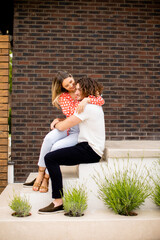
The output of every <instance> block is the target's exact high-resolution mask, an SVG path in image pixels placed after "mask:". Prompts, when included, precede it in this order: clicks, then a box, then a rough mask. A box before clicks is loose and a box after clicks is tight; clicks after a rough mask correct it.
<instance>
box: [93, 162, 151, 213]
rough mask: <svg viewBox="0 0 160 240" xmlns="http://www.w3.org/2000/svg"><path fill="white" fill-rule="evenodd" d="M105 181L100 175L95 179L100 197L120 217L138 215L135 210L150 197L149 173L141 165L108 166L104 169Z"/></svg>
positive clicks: (116, 164) (117, 163)
mask: <svg viewBox="0 0 160 240" xmlns="http://www.w3.org/2000/svg"><path fill="white" fill-rule="evenodd" d="M102 172H103V175H104V176H103V179H102V176H100V174H98V173H97V176H94V177H93V179H94V180H95V182H96V183H97V185H98V188H99V191H98V194H99V195H98V197H99V198H100V199H102V200H103V202H104V204H105V205H106V206H107V207H108V208H110V209H112V210H113V211H114V212H115V213H117V214H120V215H126V216H131V215H137V214H136V213H134V212H133V210H135V209H137V208H139V206H140V205H141V204H143V203H144V201H145V199H146V198H147V197H148V196H149V195H150V188H149V184H148V171H146V168H145V167H144V166H142V164H140V166H139V167H138V165H136V164H133V163H130V162H129V160H128V161H127V164H124V163H123V166H122V164H121V167H120V164H119V162H118V161H116V162H115V163H114V165H113V166H112V167H111V166H109V165H107V164H106V167H104V168H103V169H102Z"/></svg>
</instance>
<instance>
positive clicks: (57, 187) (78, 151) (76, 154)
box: [45, 142, 101, 198]
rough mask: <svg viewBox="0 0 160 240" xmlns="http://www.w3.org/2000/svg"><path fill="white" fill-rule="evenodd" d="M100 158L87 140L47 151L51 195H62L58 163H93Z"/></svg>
mask: <svg viewBox="0 0 160 240" xmlns="http://www.w3.org/2000/svg"><path fill="white" fill-rule="evenodd" d="M100 158H101V157H100V156H99V155H98V154H97V153H95V152H94V151H93V149H92V148H91V147H90V146H89V145H88V143H87V142H82V143H78V144H77V145H75V146H73V147H68V148H62V149H59V150H56V151H53V152H50V153H47V154H46V156H45V163H46V167H47V169H48V171H49V175H50V178H51V181H52V197H53V198H61V197H62V196H63V183H62V173H61V170H60V165H66V166H72V165H77V164H80V163H95V162H99V160H100Z"/></svg>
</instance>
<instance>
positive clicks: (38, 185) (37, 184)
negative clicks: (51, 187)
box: [32, 169, 45, 192]
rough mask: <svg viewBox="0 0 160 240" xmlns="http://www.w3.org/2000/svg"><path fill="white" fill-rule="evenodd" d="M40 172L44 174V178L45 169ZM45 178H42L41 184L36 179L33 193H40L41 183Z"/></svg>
mask: <svg viewBox="0 0 160 240" xmlns="http://www.w3.org/2000/svg"><path fill="white" fill-rule="evenodd" d="M38 172H41V173H42V172H43V176H44V172H45V169H44V170H41V169H39V170H38ZM43 176H42V180H41V182H37V179H36V181H35V182H34V184H33V187H32V190H33V191H36V192H37V191H39V188H40V186H41V183H42V181H43ZM35 188H36V189H35Z"/></svg>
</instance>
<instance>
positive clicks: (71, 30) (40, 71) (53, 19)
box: [12, 0, 160, 181]
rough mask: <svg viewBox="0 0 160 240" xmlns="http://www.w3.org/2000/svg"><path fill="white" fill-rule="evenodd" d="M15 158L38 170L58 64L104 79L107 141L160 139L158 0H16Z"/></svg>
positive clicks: (20, 167) (21, 166)
mask: <svg viewBox="0 0 160 240" xmlns="http://www.w3.org/2000/svg"><path fill="white" fill-rule="evenodd" d="M14 2H15V4H14V50H13V51H14V59H13V72H14V74H13V93H12V95H13V98H12V117H13V119H12V122H13V126H12V160H13V161H15V175H16V181H21V180H24V179H25V177H26V176H27V174H28V173H29V172H31V171H35V170H36V163H37V160H38V155H39V149H40V146H41V143H42V139H43V137H44V135H45V134H46V133H47V132H48V130H49V125H50V122H51V120H52V119H54V118H55V117H56V116H57V115H58V114H60V112H59V111H57V110H56V109H55V108H52V106H51V82H52V77H53V75H54V74H55V73H56V72H57V70H60V69H62V70H63V69H64V70H69V71H70V72H71V73H72V74H73V75H74V77H75V78H77V77H79V76H81V75H84V74H88V75H89V76H91V77H93V78H96V79H98V80H99V81H100V82H102V83H103V84H104V87H105V89H104V94H103V96H104V98H105V101H106V104H105V106H104V112H105V121H106V139H107V140H108V139H109V140H158V139H160V108H159V107H160V55H159V52H160V2H159V1H158V0H154V1H152V0H145V1H136V0H118V1H114V0H107V1H98V0H93V1H87V0H85V1H84V0H79V1H76V0H75V1H74V0H73V1H72V0H70V1H69V0H68V1H64V0H61V1H55V0H54V1H46V0H41V1H39V0H34V1H31V0H23V1H21V0H15V1H14Z"/></svg>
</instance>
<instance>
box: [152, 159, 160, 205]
mask: <svg viewBox="0 0 160 240" xmlns="http://www.w3.org/2000/svg"><path fill="white" fill-rule="evenodd" d="M152 175H153V176H152ZM151 179H152V180H153V184H154V187H153V190H152V199H153V201H154V203H155V204H156V205H157V206H160V160H158V161H156V162H155V164H154V167H153V171H152V173H151Z"/></svg>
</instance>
